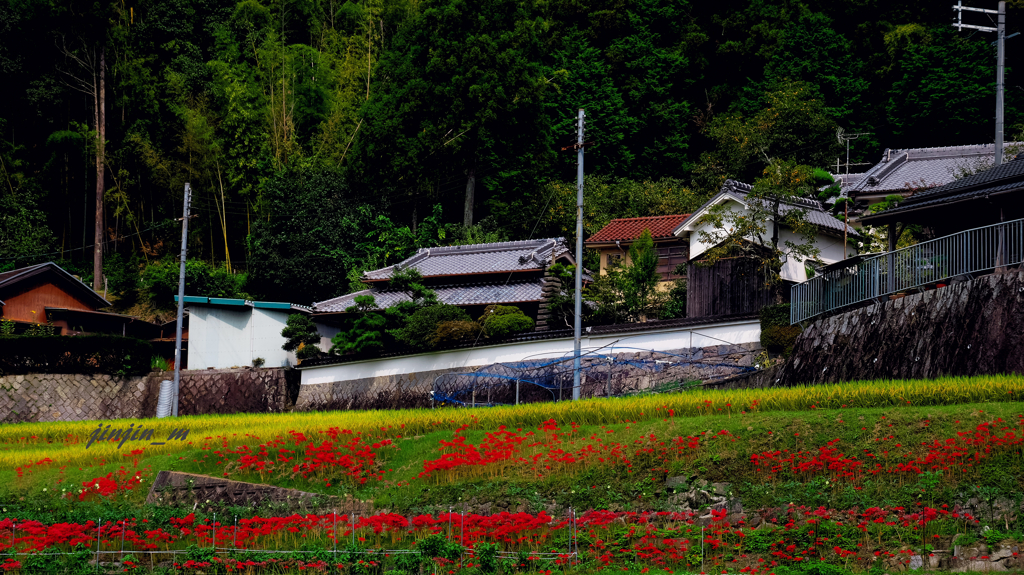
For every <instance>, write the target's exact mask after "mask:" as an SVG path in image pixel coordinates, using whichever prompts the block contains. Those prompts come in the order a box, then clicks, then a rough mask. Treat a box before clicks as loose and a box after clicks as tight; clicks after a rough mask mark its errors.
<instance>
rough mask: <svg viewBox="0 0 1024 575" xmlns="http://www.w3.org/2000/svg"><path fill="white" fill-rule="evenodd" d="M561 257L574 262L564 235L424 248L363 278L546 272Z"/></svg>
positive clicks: (381, 278)
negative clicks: (401, 272) (399, 274)
mask: <svg viewBox="0 0 1024 575" xmlns="http://www.w3.org/2000/svg"><path fill="white" fill-rule="evenodd" d="M559 258H565V259H566V260H568V261H569V262H573V261H574V259H573V258H572V255H571V254H570V252H569V248H568V246H567V245H566V243H565V239H564V238H547V239H538V240H525V241H516V242H496V243H490V244H473V245H468V246H450V247H442V248H421V249H420V250H419V251H417V252H416V254H415V255H413V256H412V257H410V258H407V259H405V260H403V261H401V262H399V263H397V264H395V265H393V266H388V267H386V268H382V269H379V270H373V271H369V272H366V273H365V274H363V281H367V282H377V281H386V280H388V279H390V278H391V276H392V275H393V274H394V273H395V271H398V270H403V269H409V268H415V269H416V270H417V271H419V272H420V274H421V275H422V276H423V277H425V278H429V277H445V276H460V275H475V274H491V273H503V272H522V271H543V270H544V269H546V268H547V266H548V265H550V264H551V263H552V262H554V261H555V260H556V259H559Z"/></svg>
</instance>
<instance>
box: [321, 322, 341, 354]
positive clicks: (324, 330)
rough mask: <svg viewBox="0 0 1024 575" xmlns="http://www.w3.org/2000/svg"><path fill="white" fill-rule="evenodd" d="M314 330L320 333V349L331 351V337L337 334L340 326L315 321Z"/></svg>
mask: <svg viewBox="0 0 1024 575" xmlns="http://www.w3.org/2000/svg"><path fill="white" fill-rule="evenodd" d="M314 323H315V322H314ZM316 331H317V333H319V334H320V349H321V351H324V352H328V351H331V346H332V345H334V344H333V343H332V342H331V338H333V337H334V336H336V335H338V332H340V331H341V328H337V327H334V326H333V325H327V324H323V323H316Z"/></svg>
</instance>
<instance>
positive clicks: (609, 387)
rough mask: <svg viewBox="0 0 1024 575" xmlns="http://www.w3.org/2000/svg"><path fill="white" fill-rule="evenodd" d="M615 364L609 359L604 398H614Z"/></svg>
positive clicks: (691, 334)
mask: <svg viewBox="0 0 1024 575" xmlns="http://www.w3.org/2000/svg"><path fill="white" fill-rule="evenodd" d="M690 337H693V332H692V331H691V332H690ZM613 364H614V362H613V360H612V358H610V357H609V358H608V378H607V379H605V382H604V396H605V397H611V396H612V365H613Z"/></svg>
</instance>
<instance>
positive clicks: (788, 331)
mask: <svg viewBox="0 0 1024 575" xmlns="http://www.w3.org/2000/svg"><path fill="white" fill-rule="evenodd" d="M759 315H760V317H761V345H762V346H764V348H765V349H767V350H768V351H770V352H772V353H781V354H783V355H789V354H790V353H791V352H792V351H793V344H794V343H796V337H797V336H798V335H800V332H801V331H803V330H802V329H801V328H800V326H798V325H789V304H788V303H780V304H774V305H766V306H764V307H763V308H761V311H760V312H759Z"/></svg>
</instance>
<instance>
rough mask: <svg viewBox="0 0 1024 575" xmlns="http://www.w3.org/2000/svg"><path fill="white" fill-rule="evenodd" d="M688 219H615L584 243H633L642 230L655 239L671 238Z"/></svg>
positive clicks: (676, 216) (684, 216)
mask: <svg viewBox="0 0 1024 575" xmlns="http://www.w3.org/2000/svg"><path fill="white" fill-rule="evenodd" d="M689 217H690V214H679V215H670V216H650V217H644V218H617V219H614V220H612V221H610V222H608V225H607V226H605V227H603V228H601V229H600V230H599V231H598V232H597V233H596V234H594V235H592V236H590V239H588V240H587V241H586V243H588V244H597V243H605V242H608V243H610V242H615V241H630V242H631V241H634V240H636V239H639V238H640V235H641V234H643V232H644V230H650V231H651V236H652V237H653V238H654V239H656V240H659V239H668V238H673V237H674V233H673V232H675V230H676V229H677V228H678V227H679V226H681V225H682V224H683V222H685V221H686V219H687V218H689Z"/></svg>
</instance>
